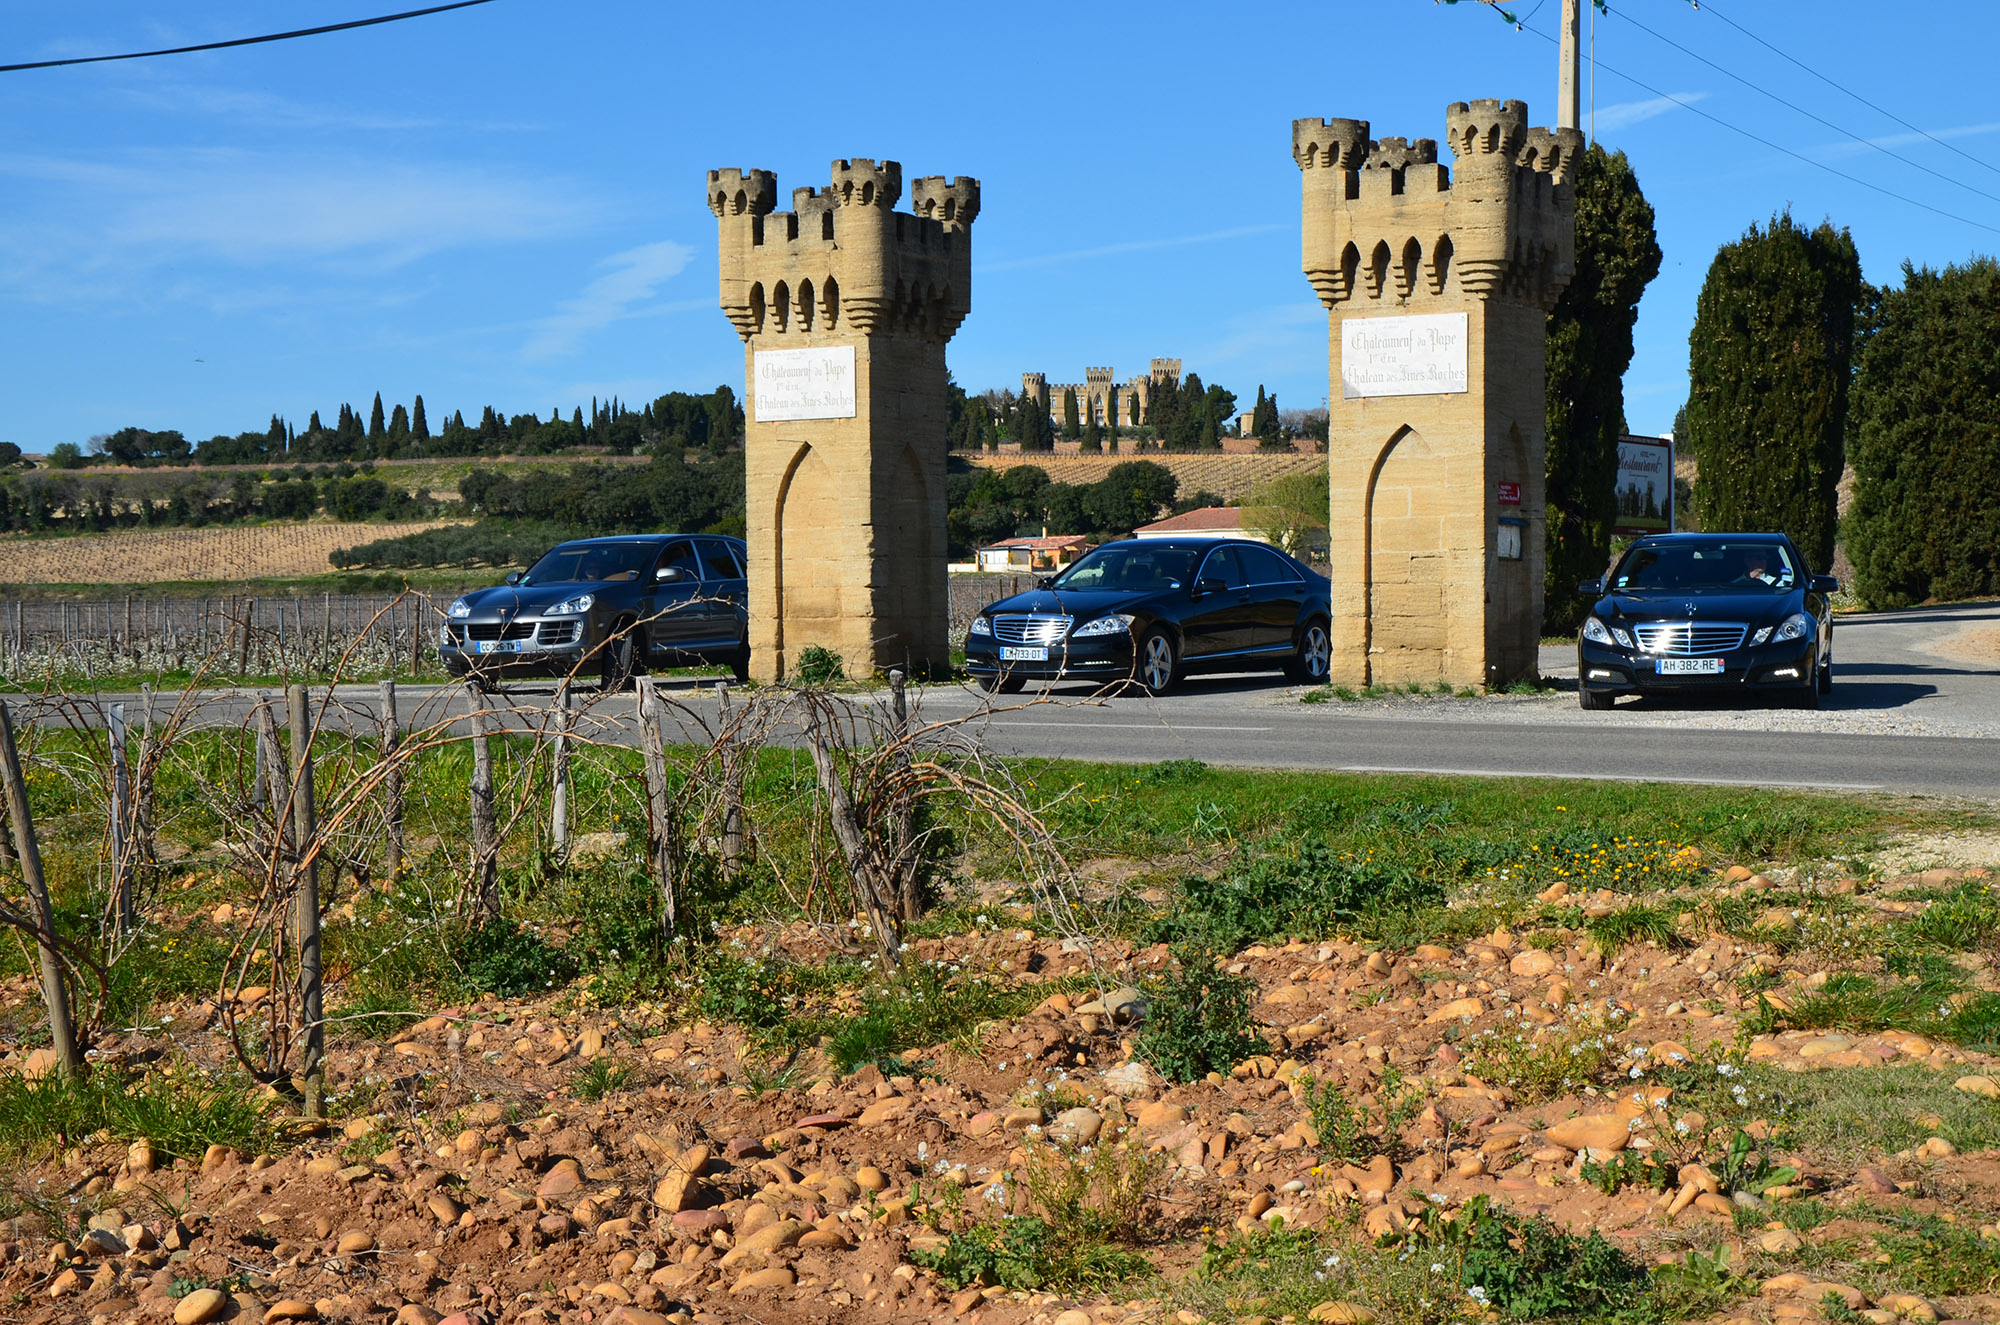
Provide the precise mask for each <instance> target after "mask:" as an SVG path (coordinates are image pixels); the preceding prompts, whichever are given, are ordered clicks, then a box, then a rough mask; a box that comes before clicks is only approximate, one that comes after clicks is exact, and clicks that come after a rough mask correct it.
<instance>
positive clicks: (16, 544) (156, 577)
mask: <svg viewBox="0 0 2000 1325" xmlns="http://www.w3.org/2000/svg"><path fill="white" fill-rule="evenodd" d="M456 523H458V521H454V520H433V521H428V522H424V521H415V522H412V523H409V524H394V525H385V524H332V523H328V524H319V523H313V524H274V525H250V526H246V525H232V526H228V527H224V528H218V529H131V530H124V531H121V532H119V533H114V534H89V535H85V536H82V537H78V538H11V539H0V582H4V583H7V584H156V583H159V582H162V581H176V580H252V579H274V578H278V577H282V576H289V575H324V574H326V573H327V572H328V571H329V570H331V569H332V567H331V565H330V563H329V562H328V561H327V554H328V553H330V552H332V551H333V550H334V549H335V548H342V547H353V546H354V545H355V544H357V543H366V542H368V541H369V540H370V539H376V538H387V537H391V536H393V535H396V534H413V533H415V532H417V531H418V530H420V529H437V528H440V527H442V526H444V525H447V524H456Z"/></svg>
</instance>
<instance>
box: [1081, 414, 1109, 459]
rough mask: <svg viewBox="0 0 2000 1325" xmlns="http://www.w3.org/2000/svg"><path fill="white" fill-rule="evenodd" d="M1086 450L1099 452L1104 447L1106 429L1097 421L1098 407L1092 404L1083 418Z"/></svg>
mask: <svg viewBox="0 0 2000 1325" xmlns="http://www.w3.org/2000/svg"><path fill="white" fill-rule="evenodd" d="M1081 449H1083V450H1085V451H1091V452H1098V451H1102V450H1103V449H1104V429H1102V428H1101V427H1099V426H1098V423H1097V408H1096V407H1095V406H1092V407H1091V409H1090V412H1089V413H1088V414H1087V415H1086V416H1085V417H1084V420H1083V443H1082V448H1081Z"/></svg>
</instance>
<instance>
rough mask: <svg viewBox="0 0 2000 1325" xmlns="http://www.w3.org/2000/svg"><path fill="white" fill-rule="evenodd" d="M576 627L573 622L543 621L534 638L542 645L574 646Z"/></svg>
mask: <svg viewBox="0 0 2000 1325" xmlns="http://www.w3.org/2000/svg"><path fill="white" fill-rule="evenodd" d="M576 627H577V623H576V622H574V621H544V622H543V623H542V628H541V630H540V632H538V633H537V634H536V636H535V638H536V639H538V640H540V641H541V642H542V643H544V644H574V643H575V642H576Z"/></svg>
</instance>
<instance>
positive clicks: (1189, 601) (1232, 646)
mask: <svg viewBox="0 0 2000 1325" xmlns="http://www.w3.org/2000/svg"><path fill="white" fill-rule="evenodd" d="M1331 602H1332V595H1331V590H1330V586H1329V585H1328V583H1327V579H1326V577H1325V576H1323V575H1321V574H1319V573H1318V572H1317V571H1314V570H1313V569H1312V568H1311V567H1309V566H1306V565H1304V564H1302V563H1300V562H1298V561H1295V560H1294V559H1293V558H1291V557H1289V556H1286V555H1285V554H1284V553H1283V552H1280V551H1278V550H1277V549H1276V548H1274V547H1271V546H1269V545H1267V544H1264V543H1258V542H1253V541H1251V540H1249V539H1228V538H1128V539H1123V540H1120V541H1118V542H1115V543H1106V544H1104V545H1103V546H1102V547H1099V548H1095V549H1093V550H1092V551H1090V552H1086V553H1085V554H1084V555H1083V556H1081V557H1079V558H1077V560H1076V562H1075V564H1073V565H1071V566H1070V567H1069V568H1068V569H1067V570H1065V571H1063V572H1062V574H1060V575H1057V576H1056V577H1054V578H1053V579H1050V580H1045V581H1043V582H1042V583H1041V584H1040V585H1038V586H1037V587H1036V588H1034V589H1031V590H1029V591H1028V592H1026V593H1019V594H1015V595H1014V596H1013V597H1011V598H1003V599H1001V600H1000V601H999V602H997V603H993V604H992V605H990V606H988V607H987V608H985V609H984V610H983V611H981V612H980V614H979V615H978V616H977V617H975V618H973V621H972V626H971V629H970V630H969V631H968V632H967V634H966V637H965V670H966V671H967V672H969V673H970V674H971V675H972V678H973V680H975V681H977V682H978V683H979V686H980V688H981V689H984V690H998V691H1001V692H1003V693H1004V692H1012V691H1015V690H1019V689H1020V688H1021V686H1022V684H1023V683H1025V682H1027V681H1031V680H1032V681H1084V680H1095V681H1102V682H1107V683H1108V682H1113V681H1126V680H1130V681H1135V682H1137V683H1138V684H1139V685H1141V686H1143V687H1144V688H1145V689H1147V690H1149V691H1151V692H1152V693H1154V694H1156V695H1157V694H1161V693H1164V692H1165V691H1167V690H1169V689H1171V688H1172V687H1173V685H1174V683H1175V682H1176V681H1178V680H1179V679H1180V678H1181V677H1183V676H1185V675H1187V674H1189V673H1191V672H1197V671H1205V672H1218V671H1221V672H1244V671H1257V670H1260V669H1263V668H1283V669H1284V671H1285V673H1286V675H1287V676H1289V677H1290V678H1291V679H1292V680H1294V681H1298V682H1301V683H1304V684H1308V685H1317V684H1319V683H1321V682H1323V681H1325V680H1326V675H1327V664H1328V662H1329V660H1330V656H1331V652H1332V650H1331V648H1330V645H1329V641H1328V637H1327V621H1328V619H1329V612H1330V605H1331Z"/></svg>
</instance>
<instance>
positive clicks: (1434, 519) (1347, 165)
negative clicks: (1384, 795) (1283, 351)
mask: <svg viewBox="0 0 2000 1325" xmlns="http://www.w3.org/2000/svg"><path fill="white" fill-rule="evenodd" d="M1370 132H1371V129H1370V125H1369V123H1368V121H1366V120H1343V119H1333V120H1328V119H1305V120H1295V121H1293V123H1292V160H1293V161H1294V163H1295V164H1296V165H1297V166H1298V168H1299V171H1300V176H1301V181H1302V183H1301V190H1302V195H1301V200H1302V231H1303V241H1302V266H1303V267H1304V270H1305V274H1306V279H1307V280H1308V281H1309V282H1311V284H1312V288H1313V292H1314V294H1316V295H1317V296H1318V297H1319V301H1320V303H1321V304H1322V305H1323V306H1324V307H1325V308H1326V309H1327V312H1328V315H1329V330H1330V333H1331V334H1330V336H1329V360H1330V362H1329V378H1330V384H1331V390H1330V393H1329V412H1330V415H1331V418H1330V420H1329V431H1330V440H1329V445H1328V451H1329V464H1330V478H1331V489H1332V511H1331V516H1332V528H1333V531H1334V534H1333V551H1334V573H1333V580H1334V600H1333V603H1332V618H1333V622H1332V635H1333V639H1334V644H1335V650H1334V654H1335V656H1334V667H1333V674H1334V677H1335V679H1336V680H1341V681H1345V682H1362V683H1367V682H1379V681H1388V682H1400V681H1405V680H1424V681H1432V680H1447V681H1451V682H1453V683H1455V684H1491V683H1494V682H1495V681H1511V680H1513V679H1516V678H1517V677H1520V676H1525V675H1532V674H1533V673H1534V671H1535V665H1536V644H1537V640H1538V632H1539V629H1540V621H1541V611H1542V599H1541V595H1542V570H1541V566H1542V547H1543V532H1542V524H1543V521H1542V488H1543V478H1544V474H1543V463H1544V462H1543V457H1544V453H1545V441H1544V438H1543V435H1542V429H1543V424H1544V414H1545V402H1544V400H1543V360H1544V356H1545V351H1546V334H1547V333H1546V321H1547V313H1548V310H1549V309H1550V308H1552V307H1553V306H1554V304H1555V301H1556V299H1557V297H1558V296H1560V295H1561V293H1562V291H1563V288H1564V286H1566V285H1567V284H1568V283H1569V279H1570V276H1571V274H1572V271H1573V268H1574V263H1575V239H1574V218H1575V198H1574V182H1573V175H1574V170H1575V159H1576V155H1577V153H1579V152H1580V151H1582V150H1583V138H1582V135H1581V134H1579V133H1577V131H1576V130H1574V129H1531V128H1529V127H1528V109H1527V107H1526V105H1524V104H1523V103H1521V102H1519V101H1499V100H1485V101H1471V102H1456V103H1453V104H1452V105H1451V106H1449V107H1448V108H1447V109H1446V111H1445V135H1444V143H1445V145H1446V146H1447V147H1449V148H1450V149H1451V153H1452V158H1453V164H1452V166H1451V167H1449V168H1447V167H1446V166H1445V165H1444V164H1442V163H1441V162H1439V161H1438V152H1437V146H1438V145H1437V143H1436V142H1434V141H1432V140H1430V139H1426V138H1419V139H1415V140H1407V139H1403V138H1382V139H1380V140H1375V139H1371V137H1370Z"/></svg>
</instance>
